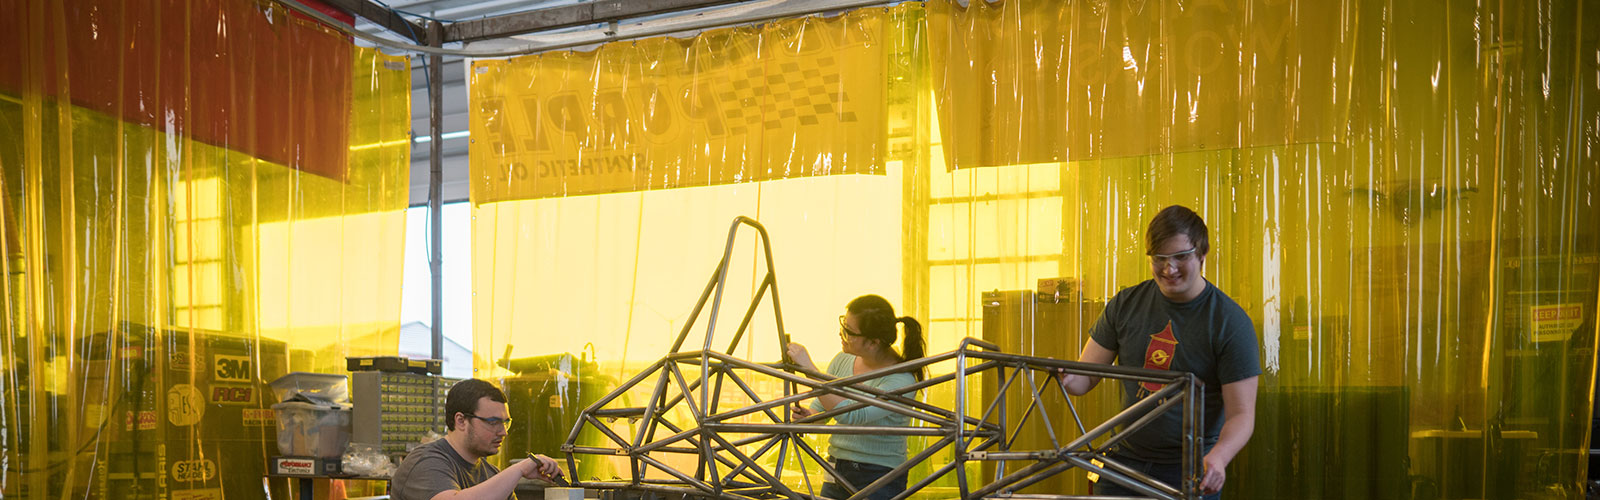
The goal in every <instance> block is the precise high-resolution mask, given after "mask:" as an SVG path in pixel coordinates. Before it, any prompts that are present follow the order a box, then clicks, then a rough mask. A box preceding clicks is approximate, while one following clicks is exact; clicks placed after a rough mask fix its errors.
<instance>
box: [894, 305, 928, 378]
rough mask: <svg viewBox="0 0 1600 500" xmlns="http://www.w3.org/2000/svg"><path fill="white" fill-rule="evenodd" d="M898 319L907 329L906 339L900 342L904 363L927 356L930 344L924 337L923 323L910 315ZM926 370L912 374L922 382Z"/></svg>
mask: <svg viewBox="0 0 1600 500" xmlns="http://www.w3.org/2000/svg"><path fill="white" fill-rule="evenodd" d="M898 321H899V322H900V324H901V325H904V327H905V331H906V332H905V339H904V340H902V341H901V342H900V346H901V347H900V361H901V362H902V363H903V362H906V361H911V360H914V359H922V357H923V356H927V355H928V344H927V341H926V340H925V339H923V338H922V323H918V322H917V320H916V319H915V318H912V317H910V316H901V317H900V319H899V320H898ZM925 371H926V370H917V371H915V372H912V373H911V374H912V375H915V376H916V377H917V381H918V382H921V381H922V379H923V378H924V377H927V374H926V373H924V372H925Z"/></svg>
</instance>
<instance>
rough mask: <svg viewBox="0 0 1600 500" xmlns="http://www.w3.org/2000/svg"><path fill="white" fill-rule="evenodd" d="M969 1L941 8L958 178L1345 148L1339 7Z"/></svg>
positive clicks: (939, 51)
mask: <svg viewBox="0 0 1600 500" xmlns="http://www.w3.org/2000/svg"><path fill="white" fill-rule="evenodd" d="M965 3H966V6H962V5H960V4H957V3H956V2H954V1H952V0H939V1H931V2H928V3H927V5H928V26H929V47H930V49H929V50H930V53H931V55H932V64H933V85H934V90H935V96H936V100H937V107H938V112H939V120H940V123H942V124H943V126H942V127H941V132H942V134H941V136H942V140H943V142H944V151H945V153H946V155H947V156H946V160H947V163H948V164H949V165H951V167H952V168H964V167H977V166H994V165H1016V164H1027V163H1041V162H1055V161H1079V160H1090V159H1098V158H1116V157H1128V156H1145V155H1155V154H1170V153H1177V152H1190V151H1202V150H1217V149H1234V148H1240V147H1257V146H1268V145H1282V144H1297V143H1311V142H1331V141H1334V140H1336V139H1337V137H1336V133H1337V132H1339V129H1338V126H1337V124H1339V123H1343V121H1342V120H1341V118H1342V115H1343V114H1344V113H1345V112H1346V110H1347V107H1346V105H1345V104H1344V102H1346V101H1347V100H1348V99H1349V96H1348V92H1349V88H1350V85H1349V84H1348V80H1349V74H1348V71H1349V70H1348V66H1349V64H1350V63H1349V61H1350V59H1351V58H1352V57H1353V55H1352V54H1350V53H1349V50H1348V45H1349V44H1350V43H1351V42H1349V41H1347V40H1345V39H1344V38H1342V37H1340V36H1339V35H1340V34H1341V30H1342V29H1343V27H1342V25H1341V23H1339V22H1338V21H1339V20H1340V19H1341V12H1342V10H1341V9H1343V8H1344V7H1343V6H1342V5H1341V4H1340V2H1288V1H1283V0H1246V1H1242V2H1232V1H1227V2H1224V1H1204V0H1202V1H1197V2H1183V3H1179V2H1165V1H1162V2H1110V3H1106V2H1059V1H1044V0H1022V1H1013V2H998V3H997V2H965ZM1339 47H1345V49H1339ZM1341 93H1343V94H1341Z"/></svg>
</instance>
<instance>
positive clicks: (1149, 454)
mask: <svg viewBox="0 0 1600 500" xmlns="http://www.w3.org/2000/svg"><path fill="white" fill-rule="evenodd" d="M1090 336H1091V338H1093V339H1094V341H1095V343H1098V344H1100V346H1101V347H1104V348H1106V349H1108V350H1110V351H1111V352H1113V353H1116V356H1117V365H1120V366H1130V367H1136V368H1150V369H1156V370H1179V371H1185V372H1189V373H1193V374H1195V377H1196V378H1199V379H1200V381H1201V382H1203V383H1204V384H1205V391H1204V394H1205V433H1204V434H1205V450H1206V451H1210V450H1211V445H1214V444H1216V442H1217V437H1218V436H1219V435H1221V434H1222V423H1223V422H1222V421H1223V415H1224V414H1223V406H1222V405H1223V403H1222V386H1223V384H1228V383H1232V382H1238V381H1240V380H1244V379H1247V378H1250V377H1254V376H1257V375H1260V374H1261V359H1260V350H1259V348H1258V347H1257V342H1256V330H1255V326H1254V325H1253V324H1252V323H1251V322H1250V317H1249V316H1248V315H1246V314H1245V313H1244V309H1242V308H1240V307H1239V304H1237V303H1234V301H1233V299H1231V298H1228V295H1227V294H1225V293H1222V290H1218V289H1217V287H1216V286H1214V285H1212V284H1211V282H1210V281H1207V282H1206V288H1205V290H1203V291H1201V292H1200V295H1199V296H1198V297H1195V298H1194V300H1191V301H1189V302H1185V303H1176V302H1172V301H1171V300H1168V299H1167V297H1166V296H1165V295H1162V294H1161V288H1160V287H1159V286H1157V285H1156V282H1155V280H1145V282H1143V283H1140V284H1138V285H1135V286H1133V287H1132V288H1127V289H1124V290H1122V291H1121V292H1117V295H1116V296H1115V297H1112V298H1111V302H1109V303H1107V304H1106V310H1105V313H1104V314H1103V315H1101V316H1100V319H1099V320H1098V321H1096V322H1095V324H1094V328H1093V329H1092V330H1090ZM1121 382H1122V388H1123V401H1124V405H1132V404H1133V403H1136V402H1138V400H1140V399H1142V398H1144V397H1145V396H1148V395H1149V394H1150V393H1152V392H1154V391H1157V390H1160V389H1161V386H1160V385H1159V384H1155V383H1149V382H1145V383H1140V382H1134V381H1121ZM1182 435H1183V413H1182V411H1181V408H1173V409H1171V410H1168V411H1167V412H1165V413H1164V414H1162V415H1161V416H1160V417H1157V419H1156V420H1155V421H1154V422H1151V423H1150V425H1148V426H1145V427H1144V428H1143V429H1140V430H1139V431H1138V432H1136V433H1134V434H1133V435H1130V436H1128V438H1127V440H1125V441H1123V442H1121V443H1119V444H1118V449H1117V450H1116V451H1115V453H1116V454H1118V455H1122V456H1127V457H1131V458H1134V459H1138V460H1143V461H1146V462H1155V463H1177V462H1181V461H1182V460H1183V440H1182Z"/></svg>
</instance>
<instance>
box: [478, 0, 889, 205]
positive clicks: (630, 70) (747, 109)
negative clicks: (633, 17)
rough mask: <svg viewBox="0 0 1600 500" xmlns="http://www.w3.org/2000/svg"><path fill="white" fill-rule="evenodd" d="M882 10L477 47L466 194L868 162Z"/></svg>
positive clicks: (600, 187) (712, 178)
mask: <svg viewBox="0 0 1600 500" xmlns="http://www.w3.org/2000/svg"><path fill="white" fill-rule="evenodd" d="M902 8H903V7H897V8H896V9H902ZM893 12H895V9H864V10H860V11H855V12H852V13H849V14H845V15H841V16H837V17H833V18H818V17H807V18H802V19H792V20H785V21H779V22H774V23H771V24H767V25H764V26H760V27H750V28H734V29H724V30H717V31H710V32H706V33H703V34H701V35H699V36H696V37H694V38H687V39H678V38H653V39H646V40H639V41H634V42H616V43H611V44H606V45H604V46H602V47H600V48H599V49H597V50H594V51H592V52H574V51H569V52H558V53H547V54H538V55H530V56H524V57H518V58H514V59H509V60H485V61H475V62H474V63H473V65H472V69H471V71H470V75H469V76H470V86H471V103H470V109H471V128H470V132H471V137H472V145H471V146H470V156H469V158H471V173H472V184H471V186H472V200H473V202H474V203H487V202H495V201H505V200H519V199H530V198H544V197H552V196H569V195H584V194H597V193H614V192H624V191H636V190H645V189H663V188H674V187H689V186H706V185H714V184H728V183H735V182H749V181H761V180H772V179H787V178H793V177H807V176H817V175H830V174H849V173H874V174H881V173H882V172H883V169H882V163H883V161H884V158H885V157H886V156H887V151H886V142H887V141H886V139H885V138H886V136H887V131H886V125H885V114H886V113H885V109H886V99H885V98H884V95H885V88H886V87H887V81H886V80H887V79H886V77H885V74H886V70H887V66H888V60H887V56H888V54H889V50H888V45H889V44H887V43H885V41H886V40H887V39H889V37H891V36H895V35H896V33H892V32H891V31H892V30H897V29H901V28H900V27H898V24H899V23H898V22H896V21H894V20H898V19H901V17H899V16H894V14H893Z"/></svg>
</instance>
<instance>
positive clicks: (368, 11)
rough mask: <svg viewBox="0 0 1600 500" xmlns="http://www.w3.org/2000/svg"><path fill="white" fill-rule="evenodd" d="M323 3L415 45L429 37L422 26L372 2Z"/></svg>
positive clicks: (325, 0)
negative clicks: (369, 22) (358, 17)
mask: <svg viewBox="0 0 1600 500" xmlns="http://www.w3.org/2000/svg"><path fill="white" fill-rule="evenodd" d="M322 3H325V4H328V5H332V6H334V7H338V8H340V9H344V11H345V12H349V13H351V14H355V15H357V16H360V17H361V18H362V19H366V20H368V21H371V22H372V23H373V24H376V25H378V26H382V27H383V28H384V29H387V30H389V31H390V32H392V33H394V34H397V35H400V36H402V37H405V39H407V40H411V41H412V42H413V43H424V42H423V41H422V39H421V38H419V37H426V36H427V29H426V28H424V27H423V26H422V25H420V24H416V23H413V22H411V21H407V20H406V19H405V18H403V17H400V14H397V13H395V12H394V11H392V10H389V9H387V8H385V7H383V6H381V5H378V4H376V3H372V1H371V0H322Z"/></svg>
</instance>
